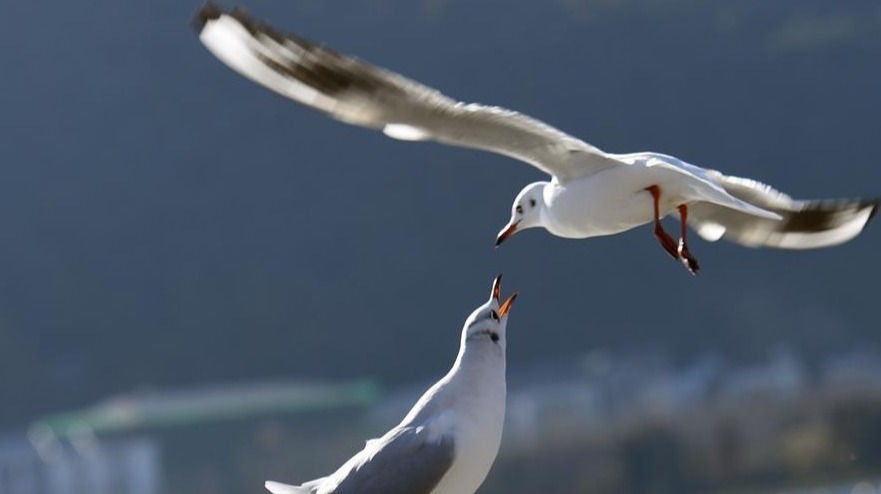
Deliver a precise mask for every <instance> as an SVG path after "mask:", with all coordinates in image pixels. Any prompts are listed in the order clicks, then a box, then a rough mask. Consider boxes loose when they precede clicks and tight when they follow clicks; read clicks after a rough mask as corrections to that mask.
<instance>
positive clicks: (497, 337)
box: [489, 332, 499, 341]
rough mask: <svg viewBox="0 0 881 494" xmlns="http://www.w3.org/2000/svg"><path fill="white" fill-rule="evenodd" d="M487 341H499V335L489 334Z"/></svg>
mask: <svg viewBox="0 0 881 494" xmlns="http://www.w3.org/2000/svg"><path fill="white" fill-rule="evenodd" d="M489 339H491V340H493V341H499V333H496V332H492V333H490V334H489Z"/></svg>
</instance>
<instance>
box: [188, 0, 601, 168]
mask: <svg viewBox="0 0 881 494" xmlns="http://www.w3.org/2000/svg"><path fill="white" fill-rule="evenodd" d="M193 25H194V27H195V29H196V30H197V31H198V32H199V39H200V40H201V41H202V43H203V44H204V45H205V46H206V47H207V48H208V49H209V50H210V51H211V52H212V53H213V54H214V55H215V56H216V57H217V58H219V59H220V60H221V61H223V62H224V63H225V64H226V65H228V66H229V67H230V68H232V69H233V70H235V71H237V72H239V73H240V74H242V75H244V76H245V77H247V78H249V79H251V80H252V81H254V82H256V83H258V84H260V85H262V86H264V87H266V88H267V89H270V90H272V91H275V92H276V93H279V94H281V95H283V96H286V97H288V98H290V99H292V100H294V101H297V102H299V103H301V104H303V105H306V106H309V107H311V108H314V109H316V110H319V111H321V112H324V113H326V114H328V115H329V116H331V117H333V118H335V119H337V120H341V121H343V122H347V123H350V124H353V125H360V126H363V127H370V128H375V129H379V130H382V131H383V132H384V133H385V134H386V135H388V136H390V137H393V138H396V139H403V140H414V141H415V140H435V141H439V142H442V143H445V144H450V145H453V146H462V147H467V148H475V149H481V150H484V151H490V152H494V153H499V154H503V155H505V156H509V157H511V158H515V159H518V160H522V161H525V162H526V163H529V164H531V165H533V166H535V167H537V168H539V169H541V170H543V171H544V172H546V173H548V174H550V175H553V176H555V177H557V179H558V180H560V181H564V180H567V179H570V178H574V177H577V176H583V175H589V174H592V173H595V172H597V171H600V170H603V169H605V168H608V167H612V166H616V165H618V164H619V163H618V162H616V161H615V160H612V159H609V158H608V157H607V156H606V155H605V153H603V152H602V151H600V150H599V149H597V148H595V147H593V146H591V145H590V144H587V143H585V142H584V141H582V140H580V139H576V138H575V137H572V136H570V135H568V134H566V133H564V132H561V131H559V130H557V129H555V128H553V127H551V126H550V125H547V124H545V123H543V122H541V121H539V120H536V119H534V118H531V117H528V116H526V115H522V114H520V113H517V112H515V111H511V110H506V109H504V108H499V107H494V106H484V105H479V104H465V103H462V102H459V101H456V100H454V99H452V98H449V97H447V96H445V95H443V94H441V93H440V92H439V91H437V90H435V89H432V88H430V87H427V86H425V85H422V84H420V83H418V82H416V81H413V80H410V79H407V78H405V77H403V76H401V75H399V74H396V73H394V72H391V71H388V70H385V69H382V68H380V67H377V66H374V65H371V64H368V63H366V62H364V61H361V60H358V59H356V58H354V57H350V56H347V55H344V54H341V53H338V52H336V51H334V50H332V49H330V48H327V47H324V46H318V45H316V44H314V43H312V42H310V41H308V40H306V39H303V38H302V37H300V36H297V35H295V34H283V33H281V32H279V31H276V30H275V29H274V28H272V27H271V26H269V25H267V24H264V23H262V22H260V21H257V20H255V19H253V18H252V17H250V16H249V15H248V14H246V13H245V12H244V11H242V10H240V9H233V10H232V11H230V12H225V11H223V10H221V9H220V8H219V7H217V6H216V5H214V4H213V3H211V2H210V1H209V3H206V4H205V5H204V6H203V7H202V8H201V9H200V10H199V11H198V12H197V13H196V16H195V18H194V21H193Z"/></svg>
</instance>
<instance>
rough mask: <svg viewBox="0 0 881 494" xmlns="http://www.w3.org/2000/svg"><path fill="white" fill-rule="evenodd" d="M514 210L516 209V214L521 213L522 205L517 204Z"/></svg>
mask: <svg viewBox="0 0 881 494" xmlns="http://www.w3.org/2000/svg"><path fill="white" fill-rule="evenodd" d="M515 211H517V214H523V206H521V205H519V204H518V205H517V208H516V209H515Z"/></svg>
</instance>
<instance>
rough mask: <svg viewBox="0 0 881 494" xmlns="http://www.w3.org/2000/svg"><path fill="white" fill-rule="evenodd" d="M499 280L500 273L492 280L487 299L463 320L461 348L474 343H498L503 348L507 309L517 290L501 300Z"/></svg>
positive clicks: (494, 344)
mask: <svg viewBox="0 0 881 494" xmlns="http://www.w3.org/2000/svg"><path fill="white" fill-rule="evenodd" d="M501 282H502V275H498V276H496V279H495V280H494V281H493V287H492V292H491V294H490V297H489V301H487V302H486V303H485V304H483V305H481V306H480V307H478V308H477V309H474V312H472V313H471V315H470V316H468V319H466V320H465V326H464V327H463V328H462V348H463V349H464V348H465V347H466V346H475V345H481V346H483V345H493V346H496V345H498V347H499V348H501V349H502V351H504V350H505V346H506V343H507V340H506V338H505V328H506V327H507V326H508V311H510V310H511V305H512V304H513V303H514V299H516V298H517V292H514V293H513V294H511V296H510V297H508V299H507V300H505V301H504V302H501V300H500V299H499V298H500V296H501Z"/></svg>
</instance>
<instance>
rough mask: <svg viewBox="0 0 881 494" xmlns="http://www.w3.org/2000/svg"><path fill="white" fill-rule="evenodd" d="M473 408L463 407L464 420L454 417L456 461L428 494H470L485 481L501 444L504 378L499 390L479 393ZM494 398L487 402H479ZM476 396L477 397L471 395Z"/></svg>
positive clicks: (497, 387)
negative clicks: (455, 426) (479, 396)
mask: <svg viewBox="0 0 881 494" xmlns="http://www.w3.org/2000/svg"><path fill="white" fill-rule="evenodd" d="M482 394H483V396H482V397H481V398H482V399H481V400H475V401H474V402H473V405H474V406H466V407H463V412H464V413H467V416H463V417H457V418H456V419H455V421H454V422H455V423H456V424H458V426H457V432H456V459H455V461H454V462H453V465H452V466H451V467H450V470H449V471H448V472H447V474H446V475H444V477H443V478H442V479H441V480H440V482H438V484H437V486H435V488H434V490H433V491H432V492H431V494H472V493H473V492H474V491H476V490H477V488H478V487H480V484H482V483H483V481H484V479H486V476H487V474H488V473H489V470H490V468H491V467H492V465H493V462H494V461H495V459H496V456H497V455H498V453H499V445H500V444H501V441H502V428H503V426H504V422H505V383H504V375H502V382H501V385H500V386H494V387H490V388H489V389H487V390H486V392H484V393H482ZM488 394H494V395H495V396H492V398H491V399H489V401H483V400H486V399H487V398H490V397H489V396H487V395H488ZM473 396H475V397H476V396H478V395H476V394H475V395H473Z"/></svg>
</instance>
